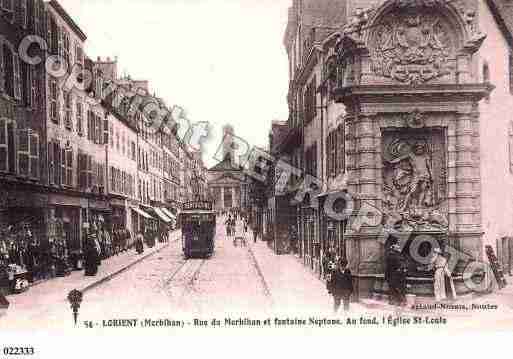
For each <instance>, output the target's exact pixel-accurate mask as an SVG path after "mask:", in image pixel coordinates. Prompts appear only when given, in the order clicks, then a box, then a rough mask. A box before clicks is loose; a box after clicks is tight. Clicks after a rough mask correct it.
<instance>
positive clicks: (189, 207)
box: [183, 201, 212, 211]
mask: <svg viewBox="0 0 513 359" xmlns="http://www.w3.org/2000/svg"><path fill="white" fill-rule="evenodd" d="M183 209H184V211H194V210H206V211H211V210H212V202H209V201H196V202H187V203H184V204H183Z"/></svg>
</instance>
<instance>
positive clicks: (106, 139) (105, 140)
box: [103, 116, 109, 145]
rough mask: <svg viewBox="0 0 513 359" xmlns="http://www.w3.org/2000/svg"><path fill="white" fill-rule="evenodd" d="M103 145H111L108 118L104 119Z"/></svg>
mask: <svg viewBox="0 0 513 359" xmlns="http://www.w3.org/2000/svg"><path fill="white" fill-rule="evenodd" d="M103 144H105V145H108V144H109V118H108V117H107V116H105V117H104V119H103Z"/></svg>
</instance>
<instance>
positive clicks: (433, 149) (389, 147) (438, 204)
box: [381, 114, 448, 232]
mask: <svg viewBox="0 0 513 359" xmlns="http://www.w3.org/2000/svg"><path fill="white" fill-rule="evenodd" d="M420 116H421V115H420V114H418V116H417V115H416V114H413V116H406V118H407V119H406V121H410V118H411V117H414V118H413V119H411V120H412V121H423V120H422V119H421V117H420ZM415 117H418V118H417V119H415ZM444 133H445V131H444V129H443V128H427V129H425V128H419V129H415V128H413V129H412V128H401V129H385V130H384V132H383V134H382V152H381V153H382V159H383V170H382V175H383V189H382V191H383V207H382V210H383V213H384V218H383V220H384V225H385V227H386V228H391V229H394V230H397V231H400V232H446V231H447V230H448V217H447V212H448V206H447V166H446V145H445V136H444Z"/></svg>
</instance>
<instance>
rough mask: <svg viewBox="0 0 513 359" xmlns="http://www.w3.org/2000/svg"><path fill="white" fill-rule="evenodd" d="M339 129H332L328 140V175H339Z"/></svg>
mask: <svg viewBox="0 0 513 359" xmlns="http://www.w3.org/2000/svg"><path fill="white" fill-rule="evenodd" d="M337 135H338V131H337V130H335V131H332V132H331V133H330V134H329V135H328V139H327V141H326V171H327V175H328V177H336V175H337V165H338V163H337V140H338V138H337V137H338V136H337Z"/></svg>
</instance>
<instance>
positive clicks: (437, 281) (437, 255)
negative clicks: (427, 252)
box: [433, 247, 456, 302]
mask: <svg viewBox="0 0 513 359" xmlns="http://www.w3.org/2000/svg"><path fill="white" fill-rule="evenodd" d="M433 252H434V258H433V266H434V269H435V275H434V283H433V285H434V291H435V299H436V301H437V302H441V301H442V300H446V299H447V294H446V285H445V284H446V283H445V280H446V278H448V282H449V283H448V284H449V286H450V287H451V288H450V289H451V294H452V298H453V299H456V289H455V288H454V281H453V280H452V276H451V271H450V270H449V267H448V265H447V259H446V258H445V257H444V256H443V253H442V250H441V249H440V248H438V247H437V248H435V249H433Z"/></svg>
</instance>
